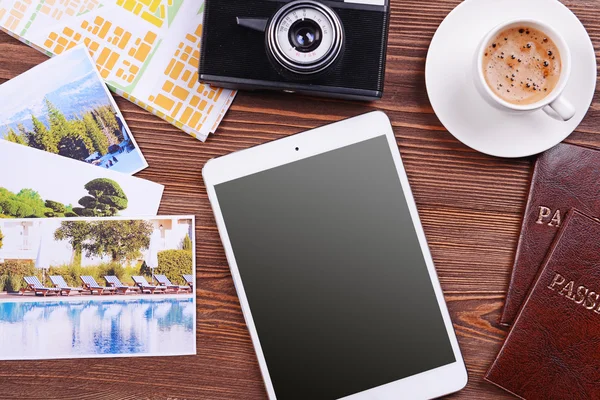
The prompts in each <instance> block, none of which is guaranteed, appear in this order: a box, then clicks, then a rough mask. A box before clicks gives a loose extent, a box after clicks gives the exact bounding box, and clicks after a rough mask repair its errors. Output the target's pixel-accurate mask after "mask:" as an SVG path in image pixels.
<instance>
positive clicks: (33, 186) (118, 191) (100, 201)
mask: <svg viewBox="0 0 600 400" xmlns="http://www.w3.org/2000/svg"><path fill="white" fill-rule="evenodd" d="M24 161H26V162H24ZM0 171H11V173H10V174H8V173H5V174H2V176H1V177H0V218H62V217H112V216H132V215H149V216H150V215H156V213H157V212H158V207H159V205H160V200H161V198H162V193H163V190H164V187H163V186H162V185H159V184H157V183H154V182H151V181H147V180H144V179H140V178H136V177H134V176H129V175H126V174H121V173H119V172H114V171H110V170H103V169H100V168H97V167H94V166H91V165H85V164H81V163H80V162H78V161H74V160H70V159H68V158H64V157H60V156H57V155H55V154H51V153H47V152H44V151H40V150H36V149H32V148H28V147H25V146H20V145H17V144H14V143H10V142H7V141H4V140H0Z"/></svg>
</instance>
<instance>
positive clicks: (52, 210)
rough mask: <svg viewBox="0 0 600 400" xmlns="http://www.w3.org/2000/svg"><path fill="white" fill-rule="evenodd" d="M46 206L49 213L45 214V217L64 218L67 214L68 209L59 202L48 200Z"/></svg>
mask: <svg viewBox="0 0 600 400" xmlns="http://www.w3.org/2000/svg"><path fill="white" fill-rule="evenodd" d="M45 206H46V208H47V209H48V211H46V213H45V216H46V217H48V218H62V217H64V216H65V213H66V212H67V207H65V205H64V204H62V203H59V202H58V201H53V200H46V203H45ZM75 215H77V214H75Z"/></svg>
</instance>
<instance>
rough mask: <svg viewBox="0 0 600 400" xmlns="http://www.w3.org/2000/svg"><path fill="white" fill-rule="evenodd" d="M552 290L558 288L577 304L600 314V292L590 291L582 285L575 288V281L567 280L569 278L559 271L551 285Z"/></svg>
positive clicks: (549, 287) (560, 292) (559, 292)
mask: <svg viewBox="0 0 600 400" xmlns="http://www.w3.org/2000/svg"><path fill="white" fill-rule="evenodd" d="M548 289H550V290H554V291H556V290H558V294H560V295H561V296H564V297H566V298H567V299H569V300H571V301H573V302H574V303H575V304H580V305H582V306H583V307H585V308H586V309H588V310H594V312H595V313H597V314H600V303H599V302H598V300H599V299H600V293H596V292H594V291H590V289H588V288H587V287H585V286H583V285H581V286H578V287H577V289H575V281H569V282H567V279H566V278H565V277H564V276H562V275H561V274H559V273H555V275H554V278H553V279H552V282H551V283H550V285H548Z"/></svg>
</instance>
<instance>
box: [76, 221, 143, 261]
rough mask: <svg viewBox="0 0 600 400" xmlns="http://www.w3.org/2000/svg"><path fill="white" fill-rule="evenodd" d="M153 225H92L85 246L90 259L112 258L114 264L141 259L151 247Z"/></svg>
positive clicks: (119, 223)
mask: <svg viewBox="0 0 600 400" xmlns="http://www.w3.org/2000/svg"><path fill="white" fill-rule="evenodd" d="M152 231H153V228H152V224H151V223H149V222H147V221H139V220H119V221H97V222H92V223H91V229H90V234H89V240H87V241H86V242H85V243H84V244H83V248H84V249H85V251H86V255H87V256H88V257H91V256H98V257H104V256H110V258H111V260H112V261H113V262H122V261H131V260H135V259H137V258H139V257H140V256H141V255H142V253H141V251H142V250H145V249H147V248H148V246H150V235H151V234H152Z"/></svg>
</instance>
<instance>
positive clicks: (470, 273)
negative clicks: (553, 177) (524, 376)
mask: <svg viewBox="0 0 600 400" xmlns="http://www.w3.org/2000/svg"><path fill="white" fill-rule="evenodd" d="M458 3H459V1H458V0H438V1H433V0H428V1H417V0H392V19H391V32H390V40H389V50H388V69H387V76H386V93H385V96H384V98H383V100H382V101H380V102H377V103H373V104H363V103H353V102H344V101H334V100H326V99H314V98H309V97H300V96H289V95H283V94H273V93H240V94H239V95H238V97H237V98H236V100H235V102H234V104H233V107H232V108H231V110H230V112H229V113H228V114H227V116H226V118H225V120H224V121H223V123H222V125H221V127H220V128H219V130H218V134H217V135H215V136H212V137H211V138H210V139H209V140H208V142H207V143H200V142H198V141H196V140H195V139H192V138H191V137H189V136H187V135H185V134H184V133H182V132H180V131H178V130H177V129H175V128H173V127H172V126H171V125H169V124H167V123H165V122H163V121H162V120H160V119H158V118H156V117H154V116H152V115H151V114H149V113H147V112H145V111H144V110H142V109H140V108H138V107H137V106H135V105H133V104H131V103H129V102H127V101H126V100H124V99H121V98H118V99H117V103H118V104H119V107H121V109H122V111H123V113H124V115H125V118H126V119H127V121H128V123H129V126H130V127H131V129H132V131H133V132H134V135H135V137H136V139H137V140H138V142H139V143H140V146H141V147H142V150H143V151H144V154H145V155H146V157H147V159H148V162H149V163H150V168H148V169H147V170H145V171H142V172H141V173H140V174H139V176H140V177H143V178H147V179H150V180H153V181H156V182H158V183H161V184H164V185H166V191H165V195H164V200H163V202H162V206H161V209H160V212H161V213H163V214H168V213H176V214H188V213H189V214H195V215H196V217H197V232H196V233H197V239H198V242H197V259H198V269H197V278H198V290H197V297H198V336H197V343H198V355H197V356H190V357H178V358H129V359H110V360H59V361H29V362H1V363H0V387H1V388H2V390H0V399H4V398H6V399H20V398H22V399H25V398H47V399H59V398H60V399H85V398H90V399H91V398H99V397H100V398H108V399H196V398H197V399H263V398H265V397H266V394H265V391H264V388H263V384H262V379H261V376H260V372H259V369H258V365H257V362H256V357H255V355H254V351H253V348H252V344H251V341H250V338H249V335H248V331H247V329H246V325H245V323H244V319H243V316H242V314H241V310H240V306H239V302H238V299H237V296H236V294H235V289H234V287H233V282H232V280H231V276H230V273H229V269H228V266H227V261H226V259H225V255H224V252H223V248H222V246H221V242H220V240H219V236H218V232H217V229H216V226H215V222H214V218H213V216H212V211H211V209H210V205H209V203H208V200H207V196H206V190H205V188H204V185H203V182H202V178H201V169H202V166H203V165H204V163H205V162H206V161H207V160H208V159H210V158H213V157H217V156H221V155H224V154H227V153H229V152H231V151H235V150H239V149H244V148H247V147H249V146H253V145H256V144H260V143H264V142H267V141H270V140H273V139H277V138H280V137H283V136H286V135H290V134H293V133H297V132H301V131H303V130H306V129H310V128H314V127H317V126H320V125H323V124H326V123H330V122H334V121H338V120H340V119H343V118H347V117H350V116H354V115H357V114H360V113H364V112H367V111H371V110H375V109H379V110H383V111H385V112H386V113H387V114H388V115H389V117H390V118H391V120H392V123H393V126H394V131H395V133H396V137H397V141H398V144H399V146H400V149H401V152H402V154H403V157H404V161H405V164H406V169H407V171H408V175H409V179H410V181H411V184H412V188H413V191H414V194H415V198H416V201H417V205H418V207H419V211H420V214H421V217H422V219H423V224H424V227H425V233H426V235H427V238H428V240H429V244H430V247H431V250H432V253H433V257H434V260H435V263H436V266H437V270H438V274H439V276H440V280H441V282H442V286H443V289H444V291H445V295H446V299H447V301H448V306H449V309H450V312H451V314H452V318H453V321H454V326H455V328H456V332H457V334H458V338H459V342H460V345H461V348H462V350H463V353H464V356H465V360H466V363H467V367H468V369H469V376H470V381H469V385H468V386H467V388H466V389H465V390H463V391H462V392H460V393H458V394H456V395H454V396H451V397H452V398H456V399H459V398H465V399H467V398H468V399H488V398H489V399H491V398H494V399H496V398H510V397H509V396H507V395H506V394H504V393H503V392H502V391H501V390H499V389H497V388H495V387H493V386H491V385H489V384H487V383H485V382H484V381H483V379H482V376H483V374H484V373H485V371H486V369H487V368H488V366H489V365H490V363H491V361H492V360H493V358H494V356H495V354H496V353H497V351H498V349H499V347H500V345H501V344H502V341H503V340H504V337H505V335H506V330H505V329H504V328H502V327H500V326H499V325H498V323H497V320H498V317H499V315H500V311H501V308H502V305H503V302H504V295H505V291H506V286H507V282H508V278H509V274H510V268H511V263H512V259H513V256H514V250H515V247H516V241H517V238H518V235H519V228H520V223H521V213H522V211H523V208H524V205H525V198H526V192H527V187H528V179H529V173H530V168H531V161H532V160H531V159H520V160H501V159H497V158H492V157H488V156H485V155H482V154H479V153H477V152H475V151H473V150H471V149H469V148H467V147H465V146H464V145H462V144H461V143H459V142H458V141H456V140H455V139H454V138H453V137H452V136H451V135H450V134H449V133H448V132H446V130H445V129H444V128H443V126H442V125H441V123H440V122H439V120H438V119H437V118H436V116H435V115H434V113H433V110H432V108H431V105H430V104H429V101H428V98H427V94H426V91H425V78H424V69H425V58H426V55H427V49H428V46H429V42H430V40H431V38H432V36H433V34H434V32H435V29H436V28H437V26H438V25H439V23H440V22H441V21H442V20H443V18H444V17H445V16H446V15H447V14H448V12H450V11H451V10H452V9H453V8H454V7H455V6H456V5H457V4H458ZM564 3H565V4H566V5H567V6H569V7H570V8H571V9H572V10H573V11H574V12H575V13H576V14H577V15H578V16H579V18H580V19H581V20H582V22H583V23H584V25H585V26H586V28H587V29H588V31H589V32H590V35H591V37H592V40H593V42H594V44H595V46H596V47H598V46H599V45H600V12H599V11H600V3H598V1H597V0H580V1H575V0H568V1H564ZM45 59H46V58H45V56H43V55H42V54H40V53H38V52H37V51H35V50H33V49H30V48H28V47H27V46H25V45H23V44H21V43H19V42H18V41H17V40H15V39H13V38H11V37H9V36H8V35H6V34H3V33H0V83H1V82H4V81H6V80H8V79H11V78H13V77H15V76H17V75H18V74H20V73H22V72H24V71H26V70H28V69H29V68H31V67H33V66H34V65H36V64H38V63H40V62H42V61H44V60H45ZM6 101H10V99H4V98H3V99H0V106H1V104H2V102H6ZM599 134H600V104H598V101H597V99H595V100H594V103H593V105H592V107H591V109H590V111H589V114H588V115H587V117H586V118H585V119H584V121H583V122H582V124H581V125H580V126H579V128H578V129H577V130H576V132H575V133H574V134H573V135H572V136H571V137H570V138H569V139H568V141H569V142H571V143H580V144H586V145H592V146H598V147H600V136H599ZM0 345H3V346H5V345H10V344H8V343H2V344H0Z"/></svg>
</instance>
